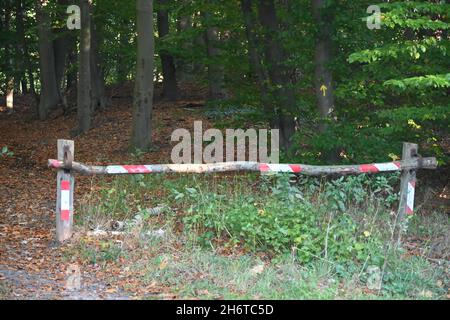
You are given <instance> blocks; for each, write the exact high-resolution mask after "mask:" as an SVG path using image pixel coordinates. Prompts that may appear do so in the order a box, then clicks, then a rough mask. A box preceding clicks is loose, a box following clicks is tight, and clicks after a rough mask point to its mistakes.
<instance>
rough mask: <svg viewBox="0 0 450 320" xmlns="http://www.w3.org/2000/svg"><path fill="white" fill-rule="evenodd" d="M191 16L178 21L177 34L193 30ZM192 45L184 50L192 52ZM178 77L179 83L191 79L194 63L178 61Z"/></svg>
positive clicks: (183, 46) (184, 45)
mask: <svg viewBox="0 0 450 320" xmlns="http://www.w3.org/2000/svg"><path fill="white" fill-rule="evenodd" d="M185 1H186V0H185ZM191 20H192V19H191V17H190V16H182V17H180V18H179V19H178V20H177V32H178V33H182V32H186V31H188V30H189V29H191V28H192V21H191ZM191 47H192V44H186V43H185V44H183V45H182V49H183V50H186V51H187V50H191ZM175 65H176V75H177V78H178V80H179V81H183V80H185V79H186V78H189V75H191V74H192V69H193V66H192V63H188V62H187V61H185V60H184V59H182V58H181V59H180V58H179V59H176V63H175Z"/></svg>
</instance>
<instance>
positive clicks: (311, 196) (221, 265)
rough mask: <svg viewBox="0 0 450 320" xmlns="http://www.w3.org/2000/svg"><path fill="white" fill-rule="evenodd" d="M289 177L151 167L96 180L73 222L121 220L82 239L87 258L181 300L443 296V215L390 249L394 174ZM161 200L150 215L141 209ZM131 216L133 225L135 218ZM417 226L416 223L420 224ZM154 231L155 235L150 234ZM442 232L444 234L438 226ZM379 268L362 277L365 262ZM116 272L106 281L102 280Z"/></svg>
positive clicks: (87, 225)
mask: <svg viewBox="0 0 450 320" xmlns="http://www.w3.org/2000/svg"><path fill="white" fill-rule="evenodd" d="M396 179H397V180H398V177H395V176H394V177H393V180H390V178H387V177H386V176H374V177H369V176H358V177H348V178H346V179H338V180H317V179H308V178H304V179H301V180H300V181H297V182H296V183H291V182H290V181H289V177H288V176H282V177H259V176H258V175H245V176H240V175H231V176H229V175H208V176H198V175H176V174H174V175H154V176H139V175H137V176H132V177H121V178H117V179H113V180H101V181H97V182H94V183H98V185H99V186H100V191H99V192H95V193H92V194H90V195H88V196H86V197H85V198H84V199H82V201H81V202H80V205H79V208H78V212H82V214H81V215H80V217H79V218H78V219H77V225H78V228H81V229H83V228H84V229H93V228H108V225H109V223H108V222H109V221H111V220H120V221H128V222H129V224H128V227H127V228H126V230H125V231H126V233H125V236H124V239H123V243H121V244H120V246H119V245H118V244H117V243H116V242H113V241H112V240H106V241H95V244H92V243H89V242H80V243H79V244H78V246H77V247H76V249H75V250H76V254H77V255H78V256H79V257H80V258H81V260H82V261H84V262H85V263H89V264H100V265H102V266H107V265H108V264H125V265H126V266H127V268H128V269H131V270H132V272H134V273H136V274H140V275H142V274H143V276H142V277H140V278H139V279H140V280H139V281H140V283H141V284H142V286H146V285H149V284H152V283H153V284H154V283H157V284H158V285H159V286H162V287H165V288H169V289H168V290H169V291H170V292H171V293H173V294H175V295H176V296H177V297H179V298H202V299H218V298H225V299H445V298H446V297H447V295H448V283H449V274H448V269H449V268H448V267H449V266H448V260H447V261H446V260H445V259H444V260H443V259H439V258H433V259H430V252H431V251H432V250H431V248H433V244H435V243H436V241H439V239H440V238H441V237H443V236H446V235H447V234H448V227H449V220H448V216H446V215H444V214H437V213H436V214H434V215H433V216H432V218H428V217H421V216H420V215H418V216H415V217H413V218H412V219H411V220H410V221H409V226H410V228H409V232H408V235H407V238H408V237H409V238H421V239H426V240H425V242H424V243H423V246H421V247H420V248H418V249H420V250H416V251H414V250H410V248H409V247H408V246H407V245H406V244H405V246H404V247H402V248H393V247H392V246H390V244H391V241H390V240H391V236H392V231H393V228H394V224H395V214H394V213H393V210H392V209H391V208H394V207H395V205H396V192H395V189H394V188H393V187H392V185H395V184H396V183H397V182H398V181H397V180H396ZM159 205H165V206H167V207H168V208H170V209H169V210H166V211H165V212H164V213H163V214H161V215H159V216H148V215H146V214H145V212H146V210H145V209H146V208H152V207H156V206H159ZM136 216H139V217H140V219H139V220H138V221H139V223H135V222H133V223H132V221H136V219H135V218H136ZM423 226H425V228H424V227H423ZM155 230H164V235H163V236H160V237H159V236H154V232H153V231H155ZM447 236H448V235H447ZM371 269H372V270H378V271H377V272H376V273H375V275H378V276H379V277H382V282H381V287H378V288H377V286H375V288H373V287H371V286H370V285H369V284H370V282H371V281H372V280H373V279H372V280H371V277H373V274H371V273H370V270H371ZM112 280H114V279H112Z"/></svg>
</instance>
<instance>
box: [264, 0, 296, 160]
mask: <svg viewBox="0 0 450 320" xmlns="http://www.w3.org/2000/svg"><path fill="white" fill-rule="evenodd" d="M258 13H259V20H260V23H261V25H262V26H263V28H264V49H265V50H264V51H265V59H266V64H267V66H268V74H269V79H270V85H271V91H272V94H273V96H274V97H273V102H274V103H275V105H274V110H273V114H274V121H273V123H272V125H273V126H275V127H276V128H279V129H280V138H281V146H282V147H283V149H284V150H285V151H286V152H288V151H289V149H290V147H291V145H292V137H293V135H294V133H295V122H294V116H293V115H292V113H293V112H294V111H295V106H296V101H295V95H294V91H293V89H292V84H291V83H290V78H289V74H288V69H287V67H286V64H285V62H286V53H285V52H284V49H283V47H282V44H281V43H280V41H279V40H278V38H277V35H278V34H279V33H280V29H279V22H278V18H277V12H276V8H275V4H274V1H273V0H260V1H259V6H258Z"/></svg>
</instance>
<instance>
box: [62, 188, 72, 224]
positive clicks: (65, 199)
mask: <svg viewBox="0 0 450 320" xmlns="http://www.w3.org/2000/svg"><path fill="white" fill-rule="evenodd" d="M61 220H62V221H69V220H70V181H68V180H61Z"/></svg>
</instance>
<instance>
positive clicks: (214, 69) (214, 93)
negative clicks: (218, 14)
mask: <svg viewBox="0 0 450 320" xmlns="http://www.w3.org/2000/svg"><path fill="white" fill-rule="evenodd" d="M209 16H210V14H209V13H205V14H204V17H205V18H206V19H208V17H209ZM205 42H206V50H207V54H208V59H209V61H208V88H209V92H208V98H209V99H210V100H222V99H225V98H226V97H227V93H226V90H225V86H224V78H225V73H224V67H223V64H222V63H221V61H220V56H221V50H220V49H219V48H218V47H217V44H218V43H219V42H220V36H219V29H218V28H217V27H215V26H209V27H207V28H206V32H205Z"/></svg>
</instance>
